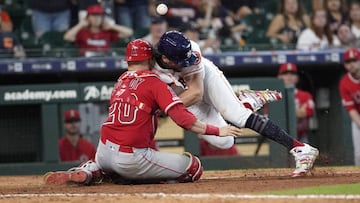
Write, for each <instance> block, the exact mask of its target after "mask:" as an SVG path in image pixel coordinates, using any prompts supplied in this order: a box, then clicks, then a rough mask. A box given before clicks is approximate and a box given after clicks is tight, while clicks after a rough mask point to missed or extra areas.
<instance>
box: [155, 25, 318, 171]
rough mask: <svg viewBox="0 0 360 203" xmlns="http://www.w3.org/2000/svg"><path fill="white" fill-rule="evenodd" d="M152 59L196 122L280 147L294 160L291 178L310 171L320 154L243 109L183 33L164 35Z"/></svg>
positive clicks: (227, 143) (221, 142)
mask: <svg viewBox="0 0 360 203" xmlns="http://www.w3.org/2000/svg"><path fill="white" fill-rule="evenodd" d="M155 58H156V62H157V64H156V65H155V69H153V71H154V72H156V73H157V74H158V75H160V77H161V79H162V80H163V81H165V82H166V83H168V84H169V85H172V86H175V88H174V89H175V90H177V91H176V92H177V93H178V94H179V97H180V99H181V100H182V101H183V103H184V104H185V106H187V107H188V109H189V110H190V111H191V112H192V113H194V115H196V117H197V118H199V119H200V120H202V121H205V122H208V123H210V124H217V125H224V124H226V122H227V121H228V122H230V123H232V124H234V125H235V126H237V127H240V128H244V127H245V128H250V129H252V130H254V131H256V132H258V133H259V134H261V135H263V136H265V137H267V138H269V139H271V140H274V141H275V142H277V143H279V144H282V145H283V146H285V147H286V148H287V149H288V150H289V151H290V153H291V154H292V155H293V156H294V157H295V161H296V169H295V170H294V171H293V173H292V174H291V176H292V177H297V176H303V175H305V174H306V173H307V172H308V171H309V170H310V169H311V168H312V167H313V164H314V162H315V160H316V158H317V156H318V154H319V151H318V150H317V149H316V148H314V147H312V146H310V145H308V144H306V143H301V142H299V141H298V140H296V139H294V138H292V137H290V136H289V135H288V134H287V133H286V132H285V131H284V130H283V129H281V128H280V127H279V126H278V125H276V124H275V123H274V122H272V121H271V120H270V119H269V118H266V117H265V116H262V115H259V114H256V113H254V112H253V110H254V109H253V110H251V109H249V108H246V107H245V105H244V104H243V103H242V102H241V101H240V100H239V98H238V97H237V96H236V95H235V93H234V91H233V89H232V88H231V85H230V83H229V82H228V80H227V79H226V78H225V76H224V75H223V73H222V72H221V71H220V70H219V69H218V67H217V66H215V65H214V64H213V63H212V62H211V61H209V60H208V59H206V58H205V57H203V56H202V55H201V52H200V48H199V46H198V45H197V44H196V43H195V42H192V41H190V40H189V39H187V38H186V37H185V36H184V35H183V34H182V33H180V32H178V31H168V32H166V33H164V34H163V36H162V37H161V38H160V41H159V43H158V44H157V46H156V49H155ZM181 81H183V83H182V82H181ZM179 89H180V90H183V91H182V92H181V91H178V90H179ZM271 96H273V95H271V94H270V95H268V97H271ZM203 138H204V139H205V140H206V141H208V142H209V143H210V144H212V145H213V146H216V147H218V148H222V149H226V148H229V147H231V146H232V145H233V144H234V138H233V137H221V138H220V137H209V136H206V137H205V136H203Z"/></svg>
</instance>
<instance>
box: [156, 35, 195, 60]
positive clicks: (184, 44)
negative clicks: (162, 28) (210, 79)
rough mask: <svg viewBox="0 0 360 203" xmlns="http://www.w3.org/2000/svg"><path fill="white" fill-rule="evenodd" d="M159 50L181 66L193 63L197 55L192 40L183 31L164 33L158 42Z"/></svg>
mask: <svg viewBox="0 0 360 203" xmlns="http://www.w3.org/2000/svg"><path fill="white" fill-rule="evenodd" d="M157 49H158V50H157V51H158V52H159V53H160V54H161V55H165V56H166V57H167V58H168V59H170V60H171V61H173V62H174V63H176V64H178V65H179V66H181V67H188V66H191V65H193V64H194V63H195V62H196V61H197V60H198V57H197V55H196V54H195V53H194V52H193V51H192V50H191V43H190V40H189V39H188V38H187V37H185V36H184V35H183V34H182V33H181V32H178V31H168V32H166V33H164V34H163V35H162V36H161V38H160V41H159V43H158V47H157Z"/></svg>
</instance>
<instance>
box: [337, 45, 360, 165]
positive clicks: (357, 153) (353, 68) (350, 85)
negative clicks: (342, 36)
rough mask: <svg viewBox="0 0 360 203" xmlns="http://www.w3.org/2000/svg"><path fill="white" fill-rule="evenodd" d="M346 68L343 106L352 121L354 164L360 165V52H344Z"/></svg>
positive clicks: (341, 88) (341, 92)
mask: <svg viewBox="0 0 360 203" xmlns="http://www.w3.org/2000/svg"><path fill="white" fill-rule="evenodd" d="M344 67H345V69H346V71H347V73H346V74H345V75H344V76H342V78H341V80H340V83H339V92H340V96H341V99H342V104H343V106H344V108H345V109H346V110H347V112H348V114H349V116H350V118H351V121H352V124H351V125H352V126H351V129H352V139H353V145H354V164H355V165H357V166H359V165H360V145H359V144H360V97H359V95H360V51H359V50H358V49H356V48H349V49H347V50H346V51H345V52H344Z"/></svg>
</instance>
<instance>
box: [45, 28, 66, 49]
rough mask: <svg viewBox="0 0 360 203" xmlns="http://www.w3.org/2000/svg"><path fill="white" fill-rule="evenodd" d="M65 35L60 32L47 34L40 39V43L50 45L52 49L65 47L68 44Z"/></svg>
mask: <svg viewBox="0 0 360 203" xmlns="http://www.w3.org/2000/svg"><path fill="white" fill-rule="evenodd" d="M64 34H65V32H58V31H50V32H46V33H44V34H43V35H42V36H41V37H40V39H39V43H41V44H49V45H50V46H51V47H63V46H64V44H65V43H66V41H65V40H64Z"/></svg>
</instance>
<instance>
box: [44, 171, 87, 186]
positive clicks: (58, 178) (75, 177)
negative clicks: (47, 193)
mask: <svg viewBox="0 0 360 203" xmlns="http://www.w3.org/2000/svg"><path fill="white" fill-rule="evenodd" d="M89 178H90V179H91V175H90V176H89V175H88V173H86V172H85V171H82V170H78V171H70V172H68V171H57V172H48V173H46V174H45V175H44V182H45V184H47V185H65V184H68V183H78V184H85V183H86V182H88V180H89Z"/></svg>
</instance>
